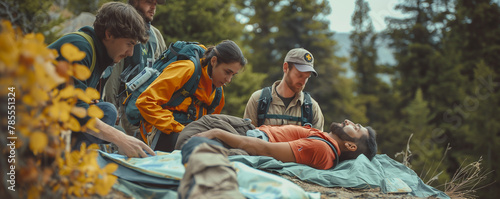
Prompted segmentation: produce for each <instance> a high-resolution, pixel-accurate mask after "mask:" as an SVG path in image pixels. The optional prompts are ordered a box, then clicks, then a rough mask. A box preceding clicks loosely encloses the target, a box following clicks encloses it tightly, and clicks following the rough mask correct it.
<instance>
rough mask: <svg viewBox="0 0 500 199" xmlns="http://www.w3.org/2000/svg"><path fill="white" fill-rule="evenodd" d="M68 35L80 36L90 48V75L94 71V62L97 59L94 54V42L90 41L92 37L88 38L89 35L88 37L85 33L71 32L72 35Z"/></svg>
mask: <svg viewBox="0 0 500 199" xmlns="http://www.w3.org/2000/svg"><path fill="white" fill-rule="evenodd" d="M68 34H77V35H80V36H82V37H83V38H85V40H87V41H88V42H89V44H90V47H92V65H90V73H92V72H93V71H94V68H95V62H96V57H97V55H96V54H95V46H94V40H93V39H92V37H90V35H88V34H87V33H84V32H72V33H68ZM68 34H66V35H68Z"/></svg>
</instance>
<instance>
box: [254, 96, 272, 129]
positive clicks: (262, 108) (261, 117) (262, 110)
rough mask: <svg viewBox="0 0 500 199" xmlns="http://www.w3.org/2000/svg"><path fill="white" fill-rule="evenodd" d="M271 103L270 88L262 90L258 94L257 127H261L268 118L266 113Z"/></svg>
mask: <svg viewBox="0 0 500 199" xmlns="http://www.w3.org/2000/svg"><path fill="white" fill-rule="evenodd" d="M272 101H273V96H271V87H270V86H269V87H265V88H263V89H262V93H261V94H260V98H259V104H258V105H257V126H261V125H263V124H264V121H265V120H266V118H268V117H267V111H268V110H269V105H271V102H272Z"/></svg>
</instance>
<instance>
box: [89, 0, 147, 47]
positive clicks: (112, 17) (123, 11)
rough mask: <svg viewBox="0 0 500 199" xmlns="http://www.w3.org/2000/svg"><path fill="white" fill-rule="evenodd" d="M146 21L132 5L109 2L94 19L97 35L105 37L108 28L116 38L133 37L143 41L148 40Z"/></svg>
mask: <svg viewBox="0 0 500 199" xmlns="http://www.w3.org/2000/svg"><path fill="white" fill-rule="evenodd" d="M146 28H147V27H146V23H145V22H144V20H143V19H142V17H141V15H140V14H139V13H138V12H137V10H135V8H134V7H132V6H131V5H128V4H125V3H121V2H108V3H105V4H104V5H102V6H101V8H99V10H98V11H97V15H96V18H95V21H94V30H95V33H96V35H97V36H98V37H99V38H101V39H104V38H105V37H106V35H105V32H106V30H108V31H109V32H110V33H111V35H113V36H114V37H116V38H131V39H136V40H138V41H140V42H142V43H145V42H147V41H148V37H149V35H148V33H147V32H146Z"/></svg>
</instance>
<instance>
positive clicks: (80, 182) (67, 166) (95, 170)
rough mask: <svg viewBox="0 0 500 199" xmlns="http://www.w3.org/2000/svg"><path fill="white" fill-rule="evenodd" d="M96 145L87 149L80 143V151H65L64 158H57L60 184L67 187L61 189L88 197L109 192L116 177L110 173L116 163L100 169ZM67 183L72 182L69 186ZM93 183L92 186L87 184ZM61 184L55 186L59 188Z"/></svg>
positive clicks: (115, 166) (114, 168)
mask: <svg viewBox="0 0 500 199" xmlns="http://www.w3.org/2000/svg"><path fill="white" fill-rule="evenodd" d="M96 148H97V146H96V145H91V146H89V148H88V149H89V150H87V148H86V147H85V144H82V146H81V149H80V151H73V152H71V153H66V154H65V158H64V159H62V158H58V159H57V164H58V165H59V168H60V170H59V175H60V176H61V177H62V179H63V180H62V183H61V185H62V186H63V187H68V188H67V189H65V190H63V191H66V192H67V193H68V194H71V195H75V196H78V197H82V196H85V197H88V196H90V195H92V194H99V195H101V196H104V195H106V194H108V193H109V190H110V189H111V187H112V186H113V185H114V184H115V182H116V180H117V177H116V176H114V175H111V174H112V173H113V172H114V171H115V170H116V169H117V168H118V165H116V164H108V165H106V166H105V167H104V168H102V169H100V168H99V165H98V163H97V155H98V154H97V153H98V152H97V151H96V150H90V149H96ZM69 184H72V185H71V186H69ZM89 184H93V185H94V186H89ZM61 185H58V186H55V187H54V190H55V191H56V190H59V189H60V188H61Z"/></svg>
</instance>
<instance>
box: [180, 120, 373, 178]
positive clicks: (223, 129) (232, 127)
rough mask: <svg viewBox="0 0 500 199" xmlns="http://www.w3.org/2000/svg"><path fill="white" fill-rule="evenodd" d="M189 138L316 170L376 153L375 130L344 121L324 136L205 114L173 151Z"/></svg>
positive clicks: (188, 128)
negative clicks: (214, 142) (212, 140)
mask: <svg viewBox="0 0 500 199" xmlns="http://www.w3.org/2000/svg"><path fill="white" fill-rule="evenodd" d="M186 135H187V136H186ZM191 136H195V137H198V138H195V139H194V140H197V141H196V142H197V143H199V144H201V143H205V142H206V143H209V142H208V141H209V140H210V139H216V140H218V141H220V142H222V143H223V144H225V147H229V148H237V149H242V150H244V151H246V152H248V154H250V155H259V156H270V157H273V158H275V159H277V160H280V161H282V162H296V163H300V164H305V165H308V166H311V167H314V168H316V169H330V168H333V167H334V166H336V165H337V164H338V162H339V161H343V160H348V159H355V158H356V157H358V156H359V155H360V154H364V155H365V156H366V157H367V158H368V159H370V160H371V159H372V158H373V157H374V156H375V154H376V152H377V143H376V139H375V137H376V133H375V131H374V130H373V129H372V128H371V127H363V126H362V125H360V124H355V123H353V122H351V121H349V120H347V119H346V120H345V121H344V122H342V123H335V122H334V123H332V124H331V125H330V131H329V133H325V132H321V131H320V130H318V129H314V128H310V127H303V126H298V125H283V126H266V125H264V126H260V127H257V128H255V127H254V126H253V125H252V124H251V121H249V120H248V119H242V118H237V117H233V116H228V115H207V116H204V117H203V118H202V119H200V120H198V121H195V122H193V123H191V124H189V125H187V126H186V128H185V130H183V131H182V132H181V134H180V136H179V140H178V142H177V145H176V148H181V146H182V145H183V144H184V143H186V142H185V141H186V140H187V139H188V138H189V137H191ZM186 137H187V138H186ZM199 137H201V138H199ZM189 141H190V140H188V142H189ZM210 143H211V142H210ZM191 147H193V146H191Z"/></svg>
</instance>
